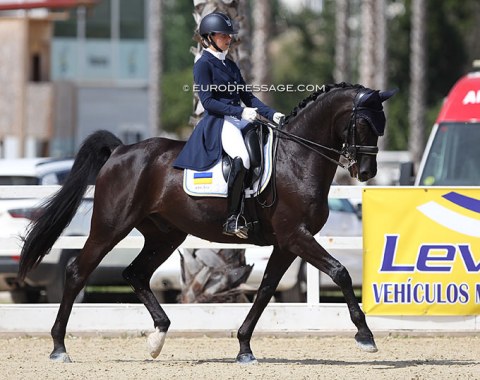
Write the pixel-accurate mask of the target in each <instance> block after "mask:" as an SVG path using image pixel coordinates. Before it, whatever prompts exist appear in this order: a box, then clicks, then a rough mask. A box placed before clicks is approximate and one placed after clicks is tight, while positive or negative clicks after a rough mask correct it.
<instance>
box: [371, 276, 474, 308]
mask: <svg viewBox="0 0 480 380" xmlns="http://www.w3.org/2000/svg"><path fill="white" fill-rule="evenodd" d="M372 287H373V289H372V290H373V296H374V301H375V303H376V304H381V303H382V304H423V303H426V304H466V303H468V301H469V299H470V294H469V286H468V284H467V283H461V284H456V283H449V284H442V283H429V282H418V283H412V279H411V278H409V279H408V280H407V282H383V283H373V284H372ZM476 302H477V303H480V284H477V286H476Z"/></svg>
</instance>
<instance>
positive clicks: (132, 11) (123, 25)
mask: <svg viewBox="0 0 480 380" xmlns="http://www.w3.org/2000/svg"><path fill="white" fill-rule="evenodd" d="M120 39H125V40H126V39H145V1H144V0H137V1H131V0H120Z"/></svg>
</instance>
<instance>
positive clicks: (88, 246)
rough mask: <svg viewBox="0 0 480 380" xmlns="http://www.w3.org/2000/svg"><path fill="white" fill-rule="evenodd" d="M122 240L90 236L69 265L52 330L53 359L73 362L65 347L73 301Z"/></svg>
mask: <svg viewBox="0 0 480 380" xmlns="http://www.w3.org/2000/svg"><path fill="white" fill-rule="evenodd" d="M120 240H121V238H119V239H118V240H116V241H115V242H113V243H110V242H108V243H107V242H104V243H100V242H99V241H98V240H95V239H92V237H91V236H89V238H88V239H87V241H86V243H85V246H84V247H83V249H82V251H81V252H80V255H79V256H78V257H77V258H76V259H75V260H74V261H73V262H71V263H70V264H69V265H68V266H67V268H66V272H65V274H66V278H65V289H64V291H63V297H62V302H61V303H60V307H59V309H58V313H57V318H56V320H55V323H54V325H53V327H52V330H51V334H52V338H53V351H52V353H51V354H50V359H51V360H53V361H59V362H64V363H70V362H71V360H70V357H69V356H68V354H67V350H66V348H65V334H66V330H67V323H68V319H69V318H70V314H71V312H72V307H73V302H74V300H75V298H76V297H77V295H78V293H79V292H80V290H81V289H83V287H84V286H85V284H86V282H87V279H88V277H89V276H90V274H91V273H92V271H93V270H94V269H95V268H96V267H97V266H98V264H99V263H100V261H101V260H102V259H103V257H105V255H106V254H107V253H108V252H109V251H110V250H111V249H112V248H113V247H114V246H115V244H116V243H118V241H120Z"/></svg>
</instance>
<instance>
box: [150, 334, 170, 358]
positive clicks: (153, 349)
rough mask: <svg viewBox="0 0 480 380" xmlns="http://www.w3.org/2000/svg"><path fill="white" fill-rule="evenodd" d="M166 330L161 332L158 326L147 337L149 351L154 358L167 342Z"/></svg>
mask: <svg viewBox="0 0 480 380" xmlns="http://www.w3.org/2000/svg"><path fill="white" fill-rule="evenodd" d="M166 336H167V333H166V332H161V331H160V329H159V328H158V327H156V328H155V331H154V332H153V333H151V334H150V335H149V336H148V338H147V346H148V352H149V353H150V356H151V357H152V358H154V359H155V358H156V357H157V356H158V355H160V352H161V351H162V348H163V344H164V343H165V337H166Z"/></svg>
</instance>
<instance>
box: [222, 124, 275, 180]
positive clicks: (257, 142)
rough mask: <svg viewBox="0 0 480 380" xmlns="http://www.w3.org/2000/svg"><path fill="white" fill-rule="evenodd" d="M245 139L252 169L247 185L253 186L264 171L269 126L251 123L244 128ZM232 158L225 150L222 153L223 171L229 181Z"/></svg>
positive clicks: (247, 177)
mask: <svg viewBox="0 0 480 380" xmlns="http://www.w3.org/2000/svg"><path fill="white" fill-rule="evenodd" d="M242 134H243V140H244V142H245V147H246V148H247V152H248V155H249V157H250V169H249V170H248V172H247V175H246V177H245V186H246V187H252V185H253V184H254V183H255V182H256V181H258V180H259V179H260V178H261V177H262V175H263V171H264V163H265V157H264V154H265V153H264V151H265V149H264V147H265V145H266V144H267V141H268V130H267V127H266V126H265V125H264V124H262V123H256V122H255V123H250V124H249V125H247V126H246V127H245V128H244V129H243V130H242ZM232 161H233V160H232V158H231V157H230V156H229V155H228V154H226V153H225V152H223V155H222V173H223V178H224V179H225V181H226V182H227V181H228V175H229V174H230V170H231V169H232Z"/></svg>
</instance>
